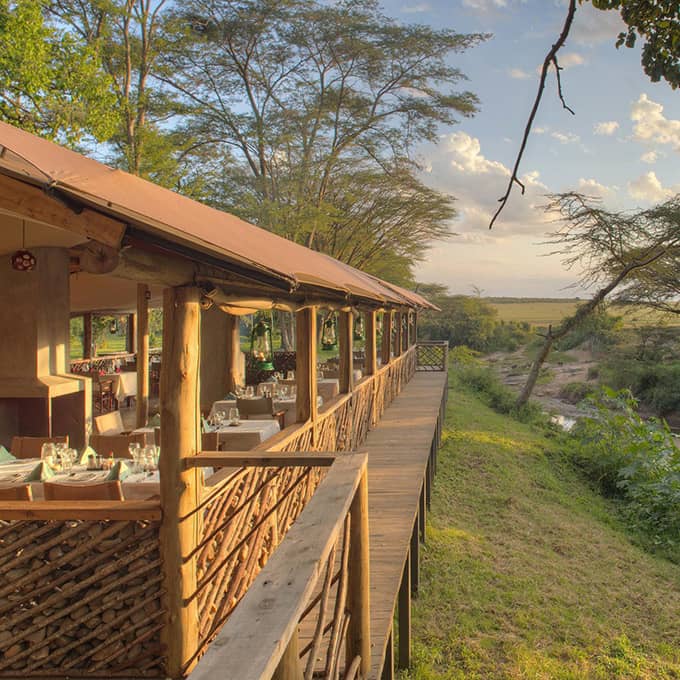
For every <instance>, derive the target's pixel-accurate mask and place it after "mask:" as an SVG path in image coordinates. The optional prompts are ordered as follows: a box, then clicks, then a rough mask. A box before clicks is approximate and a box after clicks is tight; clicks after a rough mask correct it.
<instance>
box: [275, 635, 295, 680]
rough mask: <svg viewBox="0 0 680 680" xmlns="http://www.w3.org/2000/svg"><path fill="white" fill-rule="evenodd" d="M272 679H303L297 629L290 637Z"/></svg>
mask: <svg viewBox="0 0 680 680" xmlns="http://www.w3.org/2000/svg"><path fill="white" fill-rule="evenodd" d="M271 680H302V664H301V663H300V643H299V636H298V631H297V629H296V630H295V632H294V633H293V635H292V637H291V638H290V640H289V642H288V645H287V646H286V651H285V652H284V653H283V656H282V657H281V661H279V665H278V666H277V667H276V670H275V671H274V675H272V679H271Z"/></svg>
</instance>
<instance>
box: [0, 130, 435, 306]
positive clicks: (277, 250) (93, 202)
mask: <svg viewBox="0 0 680 680" xmlns="http://www.w3.org/2000/svg"><path fill="white" fill-rule="evenodd" d="M0 147H2V149H1V150H0V172H5V173H6V174H12V175H13V176H15V177H17V176H18V177H20V178H22V179H24V181H29V182H31V183H33V184H38V185H41V186H44V187H47V188H51V189H57V190H59V192H60V193H61V194H63V195H67V196H69V197H72V198H74V199H77V200H78V201H80V202H82V203H84V204H86V205H89V206H91V207H94V208H95V209H97V210H98V211H99V212H102V213H104V214H107V215H110V216H114V217H117V218H119V219H122V220H123V221H125V222H128V223H130V224H132V225H134V226H135V227H136V228H138V229H141V230H142V231H148V232H149V233H151V234H154V235H156V236H158V237H162V238H163V239H166V240H169V241H171V242H174V243H177V244H180V245H182V246H185V247H188V248H190V249H191V250H192V251H198V252H202V253H205V254H207V255H210V256H212V257H216V258H218V259H219V260H220V261H222V262H224V264H225V265H227V264H228V263H230V262H231V263H235V264H238V265H240V266H241V267H245V268H247V269H249V270H251V271H253V272H254V273H257V272H260V273H261V274H263V273H266V274H267V275H269V276H274V277H278V278H280V279H281V280H282V281H284V282H288V284H289V286H290V288H291V289H296V288H302V289H304V287H305V286H313V287H316V288H319V287H320V288H324V289H327V290H329V291H334V292H340V293H342V294H345V295H350V296H352V297H353V298H363V299H368V300H372V301H376V302H378V303H385V304H388V305H408V306H412V307H430V308H432V307H433V306H432V305H431V304H430V303H429V302H428V301H427V300H425V299H424V298H422V297H421V296H419V295H417V294H415V293H412V292H410V291H407V290H405V289H403V288H400V287H398V286H394V285H392V284H388V283H386V282H384V281H382V280H380V279H378V278H376V277H373V276H370V275H368V274H366V273H364V272H361V271H359V270H358V269H355V268H353V267H350V266H349V265H347V264H344V263H342V262H340V261H338V260H335V259H334V258H332V257H329V256H328V255H325V254H322V253H319V252H316V251H313V250H310V249H308V248H305V247H303V246H301V245H298V244H296V243H293V242H292V241H289V240H287V239H284V238H282V237H279V236H277V235H275V234H272V233H271V232H269V231H267V230H265V229H262V228H260V227H256V226H254V225H252V224H249V223H247V222H245V221H244V220H241V219H240V218H238V217H236V216H234V215H231V214H229V213H226V212H222V211H220V210H216V209H214V208H210V207H208V206H206V205H204V204H202V203H199V202H197V201H194V200H192V199H189V198H187V197H185V196H181V195H180V194H177V193H175V192H173V191H170V190H169V189H165V188H163V187H160V186H158V185H156V184H153V183H152V182H149V181H147V180H144V179H141V178H139V177H136V176H134V175H131V174H129V173H126V172H124V171H122V170H117V169H114V168H111V167H109V166H107V165H104V164H103V163H100V162H98V161H95V160H93V159H91V158H88V157H86V156H83V155H81V154H79V153H76V152H74V151H71V150H70V149H66V148H64V147H62V146H59V145H58V144H55V143H53V142H50V141H47V140H45V139H42V138H40V137H37V136H35V135H32V134H30V133H28V132H25V131H23V130H20V129H18V128H15V127H13V126H11V125H8V124H6V123H0Z"/></svg>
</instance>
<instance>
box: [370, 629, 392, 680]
mask: <svg viewBox="0 0 680 680" xmlns="http://www.w3.org/2000/svg"><path fill="white" fill-rule="evenodd" d="M364 677H368V676H364ZM380 680H394V638H393V631H391V630H390V636H389V637H388V638H387V648H386V649H385V660H384V662H383V668H382V673H381V675H380Z"/></svg>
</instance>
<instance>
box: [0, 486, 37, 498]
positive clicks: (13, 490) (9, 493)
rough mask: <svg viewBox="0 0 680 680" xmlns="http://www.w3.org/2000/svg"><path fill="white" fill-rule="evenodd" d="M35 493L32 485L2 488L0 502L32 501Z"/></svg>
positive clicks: (0, 488)
mask: <svg viewBox="0 0 680 680" xmlns="http://www.w3.org/2000/svg"><path fill="white" fill-rule="evenodd" d="M32 500H33V491H32V490H31V485H30V484H13V485H12V486H0V501H32Z"/></svg>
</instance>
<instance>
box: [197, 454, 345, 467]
mask: <svg viewBox="0 0 680 680" xmlns="http://www.w3.org/2000/svg"><path fill="white" fill-rule="evenodd" d="M336 458H337V454H335V453H321V452H319V453H317V452H316V451H304V452H300V453H298V452H297V451H296V452H295V453H287V452H285V451H267V452H265V453H264V454H260V453H259V452H254V451H201V452H200V453H198V454H196V455H195V456H190V457H189V458H184V467H185V469H187V470H188V469H190V468H195V467H253V466H258V467H308V466H311V467H329V466H330V465H333V462H334V461H335V459H336Z"/></svg>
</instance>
